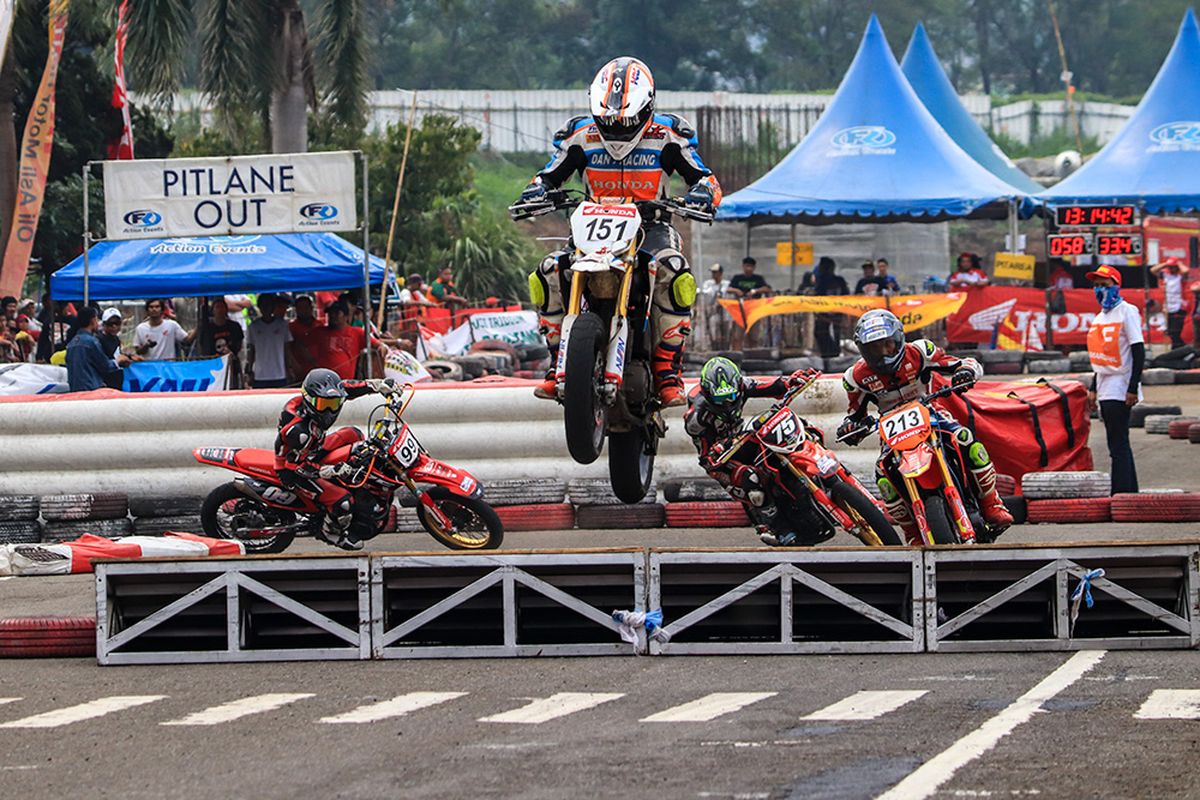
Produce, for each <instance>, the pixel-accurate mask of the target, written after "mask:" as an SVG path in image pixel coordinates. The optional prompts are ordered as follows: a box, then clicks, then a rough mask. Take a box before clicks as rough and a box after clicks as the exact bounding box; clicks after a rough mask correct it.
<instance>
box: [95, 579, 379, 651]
mask: <svg viewBox="0 0 1200 800" xmlns="http://www.w3.org/2000/svg"><path fill="white" fill-rule="evenodd" d="M314 569H320V570H338V571H352V572H353V573H354V574H355V576H356V586H355V589H354V592H355V596H356V598H357V600H358V627H357V629H356V630H352V629H350V628H347V627H346V626H344V625H342V624H340V623H338V622H336V621H334V620H332V619H330V618H329V617H327V616H325V615H324V614H322V613H321V612H319V611H317V610H315V609H312V608H309V607H308V606H306V605H304V604H303V603H301V602H299V601H297V600H294V599H293V598H291V597H288V596H287V595H285V594H283V593H282V592H280V591H278V590H277V589H274V588H272V587H271V586H268V585H266V584H265V583H263V582H262V581H260V580H258V579H257V578H256V577H255V576H256V575H257V576H259V577H262V576H265V575H281V574H287V573H289V572H298V571H304V570H314ZM95 572H96V656H97V660H98V661H99V663H100V664H163V663H197V664H198V663H213V662H218V663H220V662H246V661H315V660H322V661H326V660H338V659H365V658H370V657H371V639H370V635H371V631H370V625H369V622H370V592H369V591H368V588H369V587H368V581H369V578H370V575H369V567H368V563H367V560H366V559H365V558H354V557H351V558H339V557H317V558H246V559H241V558H238V559H196V560H167V559H162V560H157V559H154V560H149V561H142V562H137V561H133V562H103V561H101V562H98V563H97V564H96V565H95ZM196 574H200V575H212V578H211V579H210V580H208V581H206V582H205V583H203V584H201V585H200V586H198V587H196V588H195V589H193V590H192V591H190V592H188V593H187V594H185V595H183V596H182V597H179V598H178V599H176V600H174V601H173V602H171V603H168V604H167V605H166V606H164V607H162V608H160V609H159V610H157V611H155V612H153V613H151V614H149V615H148V616H146V617H145V618H143V619H141V620H139V621H138V622H136V623H134V624H133V625H130V626H129V627H128V628H126V629H124V630H121V631H112V630H111V626H110V613H109V610H110V609H109V600H108V588H109V581H110V580H111V579H112V578H117V577H119V576H121V575H139V576H141V575H162V576H164V577H168V576H179V577H184V576H188V575H196ZM243 589H244V590H245V591H247V592H249V593H251V594H253V595H255V596H257V597H258V598H260V599H262V600H266V601H267V602H269V603H271V604H272V605H275V606H278V607H279V608H281V609H283V610H284V611H287V612H289V613H291V614H294V615H295V616H297V617H299V618H300V619H303V620H304V621H305V622H308V623H310V624H312V625H315V626H316V627H318V628H320V629H322V630H324V631H326V632H327V633H330V634H332V635H334V636H336V637H337V638H338V639H341V640H342V641H344V642H345V645H344V646H339V647H324V648H295V649H293V648H282V649H266V648H261V649H260V648H246V647H245V645H244V642H245V638H244V636H243V633H244V631H243V623H244V622H245V615H244V614H243V613H242V611H243V609H242V602H241V590H243ZM220 592H224V593H225V604H226V605H225V636H226V643H227V647H226V649H225V650H218V651H214V650H202V651H186V650H185V651H152V652H119V650H120V648H121V647H122V646H124V645H126V644H128V643H129V642H131V641H133V640H134V639H136V638H138V637H139V636H141V635H142V634H144V633H146V632H147V631H150V630H152V629H153V628H155V627H156V626H158V625H160V624H162V623H163V622H165V621H167V620H169V619H171V618H172V617H174V616H175V615H177V614H179V613H181V612H183V611H185V610H187V609H188V608H191V607H192V606H194V605H195V604H196V603H199V602H200V601H201V600H203V599H205V598H206V597H209V596H211V595H214V594H217V593H220Z"/></svg>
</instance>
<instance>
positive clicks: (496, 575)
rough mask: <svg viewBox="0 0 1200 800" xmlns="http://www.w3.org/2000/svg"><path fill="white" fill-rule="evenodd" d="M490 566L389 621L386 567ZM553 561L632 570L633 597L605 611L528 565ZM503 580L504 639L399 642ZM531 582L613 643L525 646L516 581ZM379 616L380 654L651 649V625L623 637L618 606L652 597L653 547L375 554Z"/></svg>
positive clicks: (375, 612) (375, 628)
mask: <svg viewBox="0 0 1200 800" xmlns="http://www.w3.org/2000/svg"><path fill="white" fill-rule="evenodd" d="M456 566H461V567H469V568H472V569H479V568H480V567H481V566H482V567H488V568H490V571H489V572H487V574H485V575H483V576H482V577H480V578H478V579H476V580H474V581H472V582H471V583H470V584H468V585H467V586H464V587H463V588H462V589H459V590H458V591H457V592H454V593H453V594H451V595H450V596H449V597H446V598H445V599H443V600H441V601H439V602H437V603H435V604H433V605H432V606H430V607H429V608H427V609H425V610H424V611H421V612H419V613H417V614H415V615H413V616H412V617H409V618H408V619H406V620H404V621H403V622H399V623H396V624H394V625H392V626H391V627H388V626H386V625H385V621H384V618H383V617H384V610H385V607H386V606H385V604H386V598H385V596H384V592H385V589H386V586H385V573H386V572H388V571H390V570H404V571H409V570H411V571H414V572H419V571H420V570H422V569H427V568H438V569H445V568H446V567H456ZM538 566H547V567H562V566H578V567H580V568H581V570H585V569H586V568H587V567H589V566H603V567H606V568H609V567H613V566H617V567H624V568H628V570H629V581H630V582H629V589H630V591H629V595H628V597H627V599H626V600H625V601H624V603H625V604H624V605H623V606H622V607H621V608H620V609H601V608H596V607H595V606H593V605H590V604H588V603H585V602H584V601H582V600H580V599H579V598H578V597H575V596H574V595H572V594H570V593H569V592H566V591H564V590H562V589H560V588H558V587H556V586H554V585H552V584H550V583H548V582H547V581H545V580H542V579H541V578H538V577H537V576H536V575H533V574H530V572H528V571H527V569H530V568H534V567H538ZM497 584H499V585H500V586H501V587H502V592H503V607H502V609H501V613H502V614H503V624H504V643H503V644H500V645H466V646H447V645H431V646H422V645H413V646H408V645H403V644H401V645H397V644H396V642H397V641H399V640H400V639H402V638H404V637H406V636H408V635H409V634H410V633H413V632H415V631H417V630H419V629H420V628H421V626H423V625H426V624H428V623H429V622H432V621H433V620H435V619H437V618H438V617H440V616H442V615H443V614H445V613H447V612H448V611H450V610H451V609H454V608H457V607H458V606H460V605H461V604H462V603H464V602H466V601H467V600H469V599H471V598H472V597H475V596H476V595H478V594H479V593H481V592H483V591H485V590H487V589H489V588H491V587H493V586H495V585H497ZM518 584H519V585H521V586H524V587H525V588H527V589H530V590H532V591H534V592H537V593H538V594H540V595H542V596H543V597H546V598H548V599H550V600H552V601H554V602H555V603H557V604H558V605H560V606H562V607H563V608H564V609H565V610H569V611H573V612H575V613H577V614H579V615H581V616H583V617H584V618H586V619H588V620H591V621H592V622H595V623H596V624H597V625H600V626H602V627H604V628H607V629H608V630H610V631H611V632H612V641H610V642H577V643H571V644H540V643H539V644H525V643H522V642H521V641H520V640H519V626H518V620H517V602H516V587H517V585H518ZM371 587H372V592H371V593H372V604H371V605H372V617H371V631H372V642H373V655H374V657H375V658H485V657H489V656H508V657H511V656H586V655H622V654H625V655H631V654H634V653H644V652H646V637H645V631H642V630H638V631H636V638H637V642H636V643H635V644H630V643H628V642H625V641H623V640H622V639H621V638H620V634H619V633H618V626H617V623H616V622H614V621H613V618H612V612H613V611H616V610H634V611H642V610H644V609H645V597H646V551H645V550H642V549H636V550H625V551H609V552H592V553H589V552H577V553H571V552H557V553H515V554H511V555H506V554H503V553H496V554H482V553H480V554H472V555H457V556H456V555H437V554H431V555H412V556H388V555H385V556H377V557H374V558H372V559H371Z"/></svg>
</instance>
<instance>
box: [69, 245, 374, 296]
mask: <svg viewBox="0 0 1200 800" xmlns="http://www.w3.org/2000/svg"><path fill="white" fill-rule="evenodd" d="M88 259H89V264H88V271H87V284H88V286H87V289H88V292H87V296H88V300H89V301H91V300H126V299H131V298H141V297H201V296H207V295H218V294H244V293H249V292H294V291H300V290H312V291H327V290H332V289H346V288H349V287H354V286H362V284H363V251H362V248H359V247H355V246H354V245H353V244H350V243H349V242H347V241H346V240H345V239H343V238H341V237H340V236H337V235H336V234H332V233H288V234H275V235H262V236H212V237H203V238H195V239H130V240H125V241H115V240H105V241H102V242H98V243H97V244H94V245H92V248H91V250H90V251H89V253H88ZM370 263H371V267H370V283H371V284H380V283H383V279H384V274H385V272H386V270H385V267H384V263H383V259H381V258H377V257H375V256H371V262H370ZM50 292H51V295H52V296H53V297H54V299H55V300H82V299H83V297H84V258H83V256H82V255H81V256H79V257H78V258H76V259H75V260H74V261H72V262H71V263H70V264H67V265H66V266H65V267H63V268H62V269H60V270H58V271H57V272H55V273H54V274H53V275H52V276H51V277H50Z"/></svg>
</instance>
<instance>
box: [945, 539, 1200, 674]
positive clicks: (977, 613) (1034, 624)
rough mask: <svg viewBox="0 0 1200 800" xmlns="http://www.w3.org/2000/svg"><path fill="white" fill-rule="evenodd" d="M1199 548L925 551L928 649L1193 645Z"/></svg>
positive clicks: (1196, 640) (1197, 624)
mask: <svg viewBox="0 0 1200 800" xmlns="http://www.w3.org/2000/svg"><path fill="white" fill-rule="evenodd" d="M1198 553H1200V546H1198V545H1197V544H1195V543H1146V544H1137V545H1067V546H1062V547H1044V546H1029V547H999V546H995V547H991V546H985V547H972V548H931V549H929V550H926V551H925V603H926V606H925V609H926V614H925V620H926V634H925V639H926V643H927V646H928V649H929V650H931V651H934V650H938V651H950V652H955V651H958V652H962V651H1000V650H1079V649H1089V648H1095V647H1103V648H1108V649H1118V648H1122V649H1135V648H1142V649H1169V648H1194V647H1196V646H1197V644H1200V601H1198V599H1197V597H1198V592H1200V579H1198V577H1197V561H1198V560H1200V555H1198Z"/></svg>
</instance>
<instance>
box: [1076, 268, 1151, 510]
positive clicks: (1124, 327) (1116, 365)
mask: <svg viewBox="0 0 1200 800" xmlns="http://www.w3.org/2000/svg"><path fill="white" fill-rule="evenodd" d="M1087 277H1088V280H1090V281H1091V282H1092V288H1093V290H1094V291H1095V292H1096V300H1097V301H1099V303H1100V313H1099V314H1097V315H1096V317H1095V319H1093V320H1092V327H1091V328H1090V329H1089V330H1088V356H1089V357H1090V358H1091V362H1092V372H1094V373H1095V377H1094V380H1093V383H1092V391H1091V392H1090V393H1089V395H1088V401H1089V403H1090V404H1091V407H1092V409H1095V408H1096V407H1097V404H1098V405H1099V408H1100V418H1101V419H1102V420H1104V431H1105V434H1106V435H1107V438H1108V454H1109V456H1110V457H1111V458H1112V493H1113V494H1120V493H1123V492H1136V491H1137V490H1138V482H1137V469H1136V468H1135V467H1134V464H1133V449H1132V448H1131V447H1130V446H1129V409H1131V408H1132V407H1133V406H1134V405H1135V404H1137V402H1138V401H1139V400H1141V399H1142V390H1141V382H1142V367H1143V366H1145V363H1146V345H1145V343H1144V339H1143V338H1142V315H1141V314H1140V313H1138V310H1137V307H1136V306H1134V305H1133V304H1132V303H1127V302H1125V301H1124V300H1122V299H1121V272H1120V270H1118V269H1117V268H1116V267H1112V266H1108V265H1105V266H1102V267H1098V268H1097V269H1096V270H1095V271H1094V272H1089V273H1088V274H1087Z"/></svg>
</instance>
